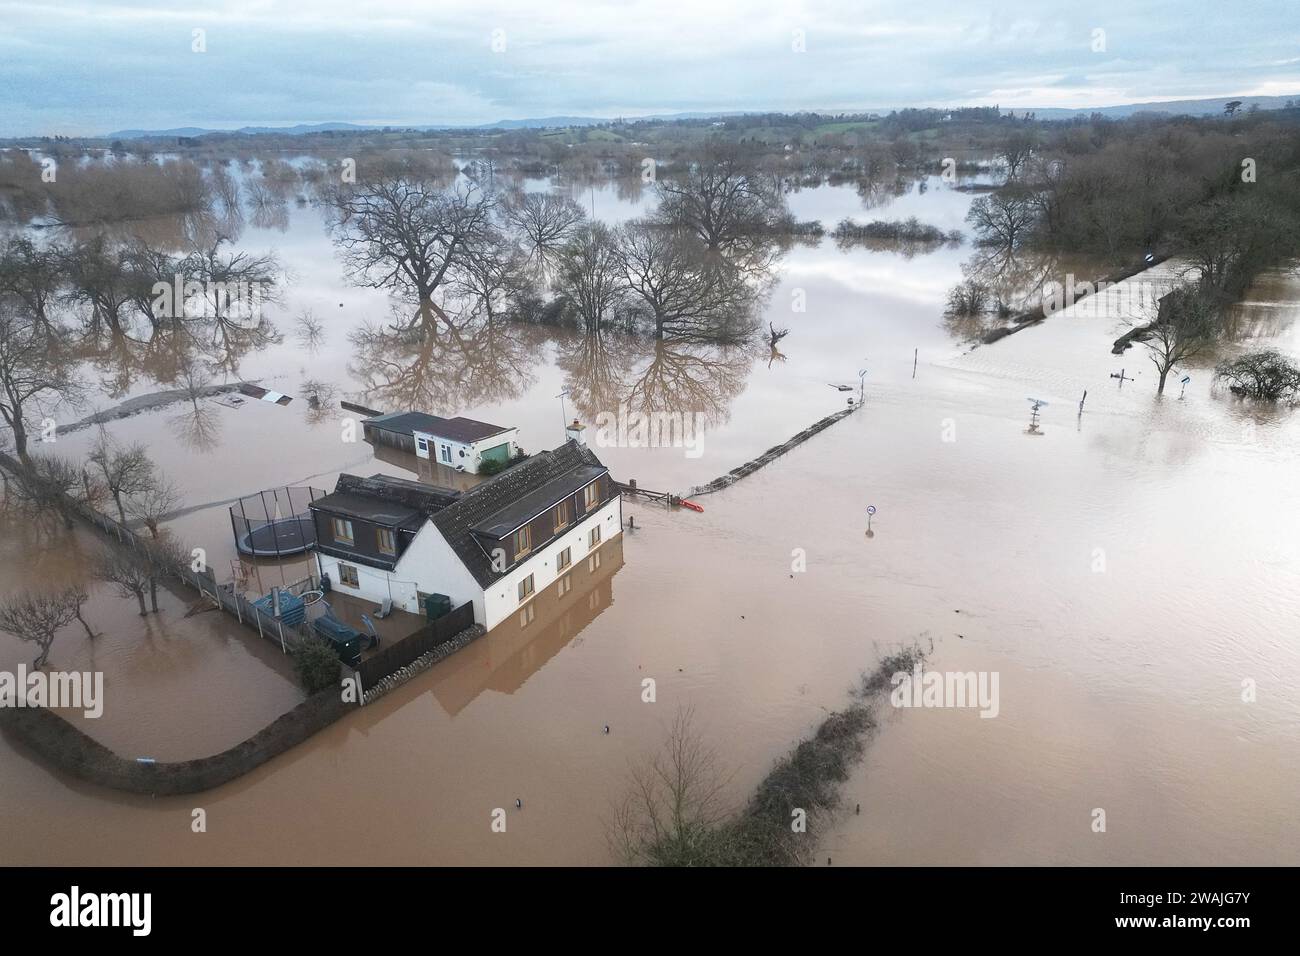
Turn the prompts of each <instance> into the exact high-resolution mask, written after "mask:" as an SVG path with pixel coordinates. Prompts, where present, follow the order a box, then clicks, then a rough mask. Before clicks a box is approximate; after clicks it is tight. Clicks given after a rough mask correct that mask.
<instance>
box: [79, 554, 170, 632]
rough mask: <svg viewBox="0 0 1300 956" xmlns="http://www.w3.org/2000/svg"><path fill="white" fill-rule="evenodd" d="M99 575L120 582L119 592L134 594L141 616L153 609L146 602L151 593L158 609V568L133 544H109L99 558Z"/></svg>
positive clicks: (131, 595) (96, 565)
mask: <svg viewBox="0 0 1300 956" xmlns="http://www.w3.org/2000/svg"><path fill="white" fill-rule="evenodd" d="M95 577H97V578H99V579H100V580H101V581H107V582H108V583H110V584H115V585H117V591H118V594H119V595H121V596H122V597H124V598H129V597H134V598H135V599H136V601H137V603H138V604H139V605H140V616H141V617H144V616H145V615H146V614H148V613H149V611H148V608H146V607H145V603H144V597H145V594H146V593H149V594H150V595H151V597H152V599H153V610H154V612H155V613H157V611H158V592H157V582H156V575H155V571H154V568H153V566H152V565H151V564H150V562H149V561H148V560H147V559H146V558H145V557H144V556H143V555H142V554H140V553H139V552H137V551H134V550H132V549H130V548H118V547H113V546H109V547H106V548H105V549H104V550H103V551H101V552H100V555H99V558H98V559H97V560H96V561H95Z"/></svg>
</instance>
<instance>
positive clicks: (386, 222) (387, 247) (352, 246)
mask: <svg viewBox="0 0 1300 956" xmlns="http://www.w3.org/2000/svg"><path fill="white" fill-rule="evenodd" d="M328 201H329V204H330V206H331V207H332V210H333V232H334V242H335V244H336V245H337V246H338V247H339V249H340V250H341V251H342V254H343V257H344V260H345V262H346V263H347V265H348V267H349V270H350V274H351V277H352V279H353V281H355V282H357V283H359V284H361V285H365V286H368V287H370V288H387V289H393V290H396V291H398V292H401V293H404V294H407V295H413V296H415V297H416V299H417V300H418V301H419V303H420V311H419V313H418V314H417V316H416V319H415V320H414V321H413V322H412V325H411V326H408V327H414V326H415V325H417V324H421V325H423V326H424V327H426V328H429V327H432V326H434V325H436V324H437V320H438V319H441V320H443V321H449V320H448V319H447V316H446V313H445V312H444V311H443V310H442V308H441V307H440V306H439V305H437V304H435V302H434V298H433V297H434V294H435V293H436V292H438V291H439V290H440V289H442V288H443V287H444V283H446V282H447V280H448V279H449V278H451V277H452V276H454V274H455V273H456V271H457V270H458V269H460V268H463V267H464V265H465V264H466V262H467V261H469V259H470V258H471V257H472V255H474V253H475V250H477V249H480V248H481V247H480V243H481V240H482V238H483V235H484V233H485V232H486V231H487V230H488V228H489V227H490V225H491V214H492V210H493V207H494V202H495V201H494V200H492V199H489V198H486V197H484V196H483V195H482V194H481V193H480V192H479V190H478V189H477V187H474V186H470V187H465V188H460V189H454V190H442V189H439V188H437V187H436V186H434V185H433V184H432V183H431V182H429V181H427V180H425V179H422V178H416V177H413V176H409V175H405V174H399V175H393V176H381V177H379V178H377V179H374V180H370V181H368V182H366V183H364V184H358V185H357V186H356V187H355V188H348V187H346V186H345V187H341V188H337V189H336V190H334V191H333V193H332V194H331V195H330V197H329V200H328Z"/></svg>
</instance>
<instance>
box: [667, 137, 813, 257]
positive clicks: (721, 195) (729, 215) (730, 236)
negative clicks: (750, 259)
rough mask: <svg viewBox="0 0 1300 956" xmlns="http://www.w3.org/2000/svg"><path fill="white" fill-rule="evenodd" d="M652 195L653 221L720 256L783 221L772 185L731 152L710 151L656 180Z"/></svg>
mask: <svg viewBox="0 0 1300 956" xmlns="http://www.w3.org/2000/svg"><path fill="white" fill-rule="evenodd" d="M657 190H658V193H659V209H658V210H657V212H656V214H655V218H656V219H658V220H660V221H661V222H664V223H667V224H669V225H675V226H679V227H681V228H685V229H689V230H691V231H692V232H694V233H695V234H696V235H698V236H699V238H700V239H701V240H702V241H703V242H704V244H705V245H707V246H708V247H709V248H710V249H714V250H719V251H722V252H728V251H730V250H731V249H732V247H734V246H737V245H740V244H742V243H745V242H747V241H748V240H750V239H752V238H753V237H754V236H762V235H768V234H770V233H771V232H773V231H774V230H775V229H776V228H777V227H778V225H779V224H780V223H782V222H784V221H786V220H787V219H788V217H789V213H788V210H787V209H786V208H785V201H784V199H783V197H782V196H781V193H780V190H779V189H777V187H776V183H775V180H774V179H773V178H771V177H765V176H762V175H760V174H758V173H757V172H756V171H755V170H754V169H753V168H751V167H750V166H749V165H748V164H747V163H746V162H745V159H744V157H743V155H742V153H741V151H740V150H739V149H738V148H736V147H731V146H726V145H721V144H719V145H716V146H713V147H711V148H710V149H709V150H707V151H706V154H705V156H704V157H703V158H702V159H701V161H700V162H698V163H694V164H692V165H691V167H690V168H689V169H688V170H686V172H685V173H683V174H681V175H678V176H665V177H664V178H662V179H660V180H659V181H658V183H657Z"/></svg>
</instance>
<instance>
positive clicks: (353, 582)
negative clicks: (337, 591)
mask: <svg viewBox="0 0 1300 956" xmlns="http://www.w3.org/2000/svg"><path fill="white" fill-rule="evenodd" d="M339 584H346V585H347V586H348V587H350V588H359V587H361V581H360V580H359V579H358V578H357V569H356V568H354V567H353V566H352V565H350V564H340V565H339Z"/></svg>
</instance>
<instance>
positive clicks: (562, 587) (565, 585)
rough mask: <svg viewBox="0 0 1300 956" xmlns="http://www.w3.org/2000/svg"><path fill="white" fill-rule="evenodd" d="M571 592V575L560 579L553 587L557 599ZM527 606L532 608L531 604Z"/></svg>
mask: <svg viewBox="0 0 1300 956" xmlns="http://www.w3.org/2000/svg"><path fill="white" fill-rule="evenodd" d="M572 590H573V575H572V574H566V575H565V576H564V577H562V578H560V583H559V584H557V585H556V586H555V594H556V596H557V597H564V595H566V594H568V593H569V592H570V591H572ZM528 606H529V607H532V605H531V604H530V605H528Z"/></svg>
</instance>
